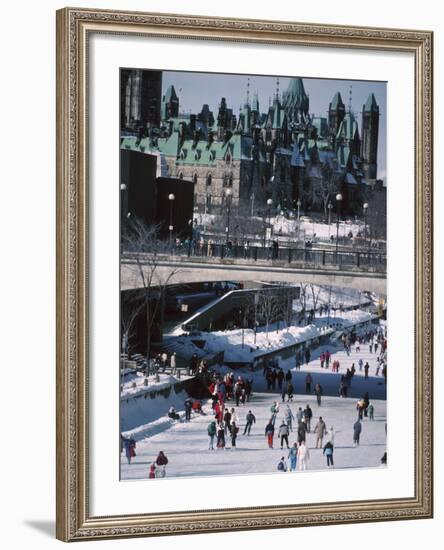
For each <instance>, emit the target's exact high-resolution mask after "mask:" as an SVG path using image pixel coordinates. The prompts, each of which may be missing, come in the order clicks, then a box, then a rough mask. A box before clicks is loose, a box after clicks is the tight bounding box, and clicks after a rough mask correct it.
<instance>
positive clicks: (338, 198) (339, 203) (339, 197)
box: [336, 193, 342, 263]
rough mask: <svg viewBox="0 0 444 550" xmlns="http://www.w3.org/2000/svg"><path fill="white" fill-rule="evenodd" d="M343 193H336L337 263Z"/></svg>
mask: <svg viewBox="0 0 444 550" xmlns="http://www.w3.org/2000/svg"><path fill="white" fill-rule="evenodd" d="M341 201H342V195H341V193H338V194H337V195H336V207H337V218H336V263H337V262H338V245H339V211H340V208H341Z"/></svg>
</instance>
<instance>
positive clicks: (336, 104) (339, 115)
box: [328, 92, 345, 136]
mask: <svg viewBox="0 0 444 550" xmlns="http://www.w3.org/2000/svg"><path fill="white" fill-rule="evenodd" d="M344 116H345V105H344V103H343V101H342V97H341V94H340V93H339V92H336V93H335V95H334V96H333V99H332V100H331V103H330V104H329V106H328V127H329V130H330V133H331V134H332V135H333V136H336V134H337V132H338V129H339V125H340V124H341V122H342V121H343V120H344Z"/></svg>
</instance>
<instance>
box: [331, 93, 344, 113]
mask: <svg viewBox="0 0 444 550" xmlns="http://www.w3.org/2000/svg"><path fill="white" fill-rule="evenodd" d="M341 108H343V109H345V105H344V102H343V101H342V97H341V94H340V92H336V93H335V95H334V96H333V99H332V100H331V103H330V109H331V110H332V111H336V110H338V109H341Z"/></svg>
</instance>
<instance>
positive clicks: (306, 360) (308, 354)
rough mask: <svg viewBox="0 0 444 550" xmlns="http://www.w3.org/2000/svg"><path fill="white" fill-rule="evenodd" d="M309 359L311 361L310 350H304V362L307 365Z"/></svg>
mask: <svg viewBox="0 0 444 550" xmlns="http://www.w3.org/2000/svg"><path fill="white" fill-rule="evenodd" d="M310 359H311V353H310V349H309V348H305V362H306V363H307V365H308V363H310Z"/></svg>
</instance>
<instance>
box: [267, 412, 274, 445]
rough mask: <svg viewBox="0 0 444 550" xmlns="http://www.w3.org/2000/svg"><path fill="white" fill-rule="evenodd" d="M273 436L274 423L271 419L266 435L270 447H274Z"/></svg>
mask: <svg viewBox="0 0 444 550" xmlns="http://www.w3.org/2000/svg"><path fill="white" fill-rule="evenodd" d="M273 436H274V423H273V422H272V421H271V419H270V420H269V422H268V424H267V425H266V427H265V437H266V438H267V443H268V448H269V449H272V448H273Z"/></svg>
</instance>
